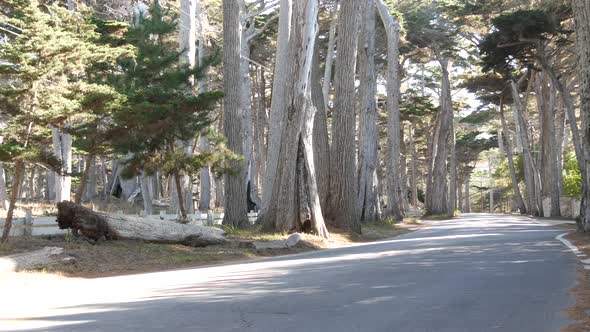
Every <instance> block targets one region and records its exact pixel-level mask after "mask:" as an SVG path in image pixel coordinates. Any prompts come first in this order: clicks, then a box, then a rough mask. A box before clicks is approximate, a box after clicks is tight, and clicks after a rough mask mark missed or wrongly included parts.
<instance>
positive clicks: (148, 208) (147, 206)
mask: <svg viewBox="0 0 590 332" xmlns="http://www.w3.org/2000/svg"><path fill="white" fill-rule="evenodd" d="M139 185H140V187H141V197H142V200H143V211H144V212H145V214H146V215H150V214H154V207H153V205H152V195H151V193H150V190H149V188H148V178H147V177H146V176H145V173H144V172H141V174H140V175H139Z"/></svg>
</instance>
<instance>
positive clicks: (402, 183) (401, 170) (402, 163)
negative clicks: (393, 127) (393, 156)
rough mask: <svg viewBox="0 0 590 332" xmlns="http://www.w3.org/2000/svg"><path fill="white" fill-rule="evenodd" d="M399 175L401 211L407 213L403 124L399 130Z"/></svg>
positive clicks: (406, 150) (406, 165) (406, 171)
mask: <svg viewBox="0 0 590 332" xmlns="http://www.w3.org/2000/svg"><path fill="white" fill-rule="evenodd" d="M399 174H400V176H399V178H400V180H399V182H400V188H401V190H400V191H401V199H402V209H403V211H408V210H409V209H410V207H409V203H408V145H407V143H406V128H405V126H404V125H403V124H402V125H401V130H400V161H399Z"/></svg>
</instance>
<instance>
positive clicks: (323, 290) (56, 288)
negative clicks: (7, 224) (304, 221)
mask: <svg viewBox="0 0 590 332" xmlns="http://www.w3.org/2000/svg"><path fill="white" fill-rule="evenodd" d="M563 232H564V231H563V230H560V229H558V228H556V227H554V226H546V225H542V224H540V223H538V222H536V221H533V220H531V219H528V218H520V217H512V216H501V215H481V214H468V215H465V216H463V217H461V218H460V219H456V220H452V221H444V222H435V223H433V224H432V225H431V226H429V227H428V228H426V229H424V230H421V231H418V232H414V233H411V234H407V235H405V236H401V237H397V238H395V239H392V240H388V241H382V242H378V243H371V244H363V245H358V246H354V247H347V248H341V249H333V250H325V251H317V252H311V253H305V254H299V255H293V256H286V257H278V258H272V259H264V260H257V261H252V262H245V263H239V264H228V265H220V266H213V267H207V268H196V269H188V270H178V271H168V272H160V273H149V274H140V275H132V276H123V277H113V278H101V279H88V280H83V279H75V280H63V279H59V280H53V279H51V280H48V281H47V282H45V283H43V282H39V283H34V282H31V284H30V285H29V286H28V287H25V288H14V289H13V291H12V294H10V291H8V294H6V290H4V292H5V293H4V294H0V331H142V332H143V331H170V332H172V331H281V332H286V331H404V332H405V331H412V332H413V331H416V332H426V331H437V332H438V331H441V332H442V331H449V332H461V331H469V332H472V331H473V332H482V331H510V332H526V331H531V332H543V331H559V329H560V327H563V326H564V325H567V323H568V319H567V317H566V315H565V314H564V310H565V309H566V308H567V307H568V306H569V305H571V304H573V299H572V298H571V296H570V295H569V294H568V290H569V289H571V288H572V287H573V286H574V285H575V280H576V269H577V262H576V257H575V256H574V255H573V254H572V253H571V252H570V251H569V250H568V248H567V247H565V246H564V245H563V244H561V242H559V241H557V240H556V239H555V236H556V235H558V234H560V233H563ZM41 284H42V285H43V286H41ZM4 286H6V285H4ZM8 303H10V305H8Z"/></svg>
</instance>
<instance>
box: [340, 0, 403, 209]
mask: <svg viewBox="0 0 590 332" xmlns="http://www.w3.org/2000/svg"><path fill="white" fill-rule="evenodd" d="M375 5H376V6H377V10H378V12H379V16H380V17H381V21H383V25H384V27H385V33H386V35H387V74H386V75H387V76H386V77H387V87H386V89H387V154H386V155H387V163H386V164H387V166H388V168H389V169H388V173H387V187H388V191H387V196H388V210H389V214H390V215H391V216H392V217H393V218H395V219H397V220H401V219H403V217H404V212H403V203H402V193H401V178H400V175H399V167H400V132H401V128H400V105H399V103H400V84H401V81H400V72H399V71H400V68H399V67H400V63H399V38H400V36H399V33H400V25H399V22H397V20H396V19H395V18H394V17H393V16H391V14H390V13H389V9H388V7H387V5H386V4H385V3H384V2H383V0H377V1H376V2H375ZM339 38H340V37H339Z"/></svg>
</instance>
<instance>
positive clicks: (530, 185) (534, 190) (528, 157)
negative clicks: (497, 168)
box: [510, 80, 542, 216]
mask: <svg viewBox="0 0 590 332" xmlns="http://www.w3.org/2000/svg"><path fill="white" fill-rule="evenodd" d="M510 85H511V91H512V98H513V99H514V110H515V111H516V120H517V124H518V126H519V128H520V136H521V142H522V150H523V161H524V176H525V187H526V192H527V203H528V204H527V205H528V206H529V212H530V213H532V214H533V215H535V216H539V215H541V212H542V207H541V206H540V205H542V198H541V204H539V203H540V202H539V197H538V194H540V193H539V190H538V184H537V182H539V180H538V178H539V175H538V171H537V168H536V167H535V160H534V158H533V156H532V153H531V151H530V146H531V145H530V143H529V136H528V132H529V131H528V126H527V124H526V121H525V119H524V114H523V113H524V107H525V106H524V105H523V103H522V100H521V98H520V95H519V93H518V85H517V83H516V82H514V80H511V81H510Z"/></svg>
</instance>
